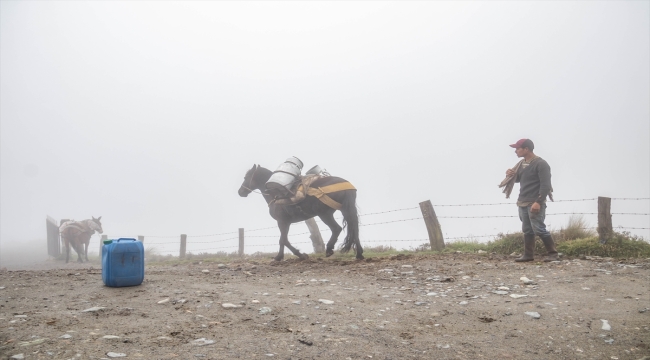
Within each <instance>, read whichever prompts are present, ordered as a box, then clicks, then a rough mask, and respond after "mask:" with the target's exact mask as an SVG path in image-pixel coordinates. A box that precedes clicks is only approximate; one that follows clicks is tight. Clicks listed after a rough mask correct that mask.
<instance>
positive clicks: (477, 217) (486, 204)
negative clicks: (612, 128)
mask: <svg viewBox="0 0 650 360" xmlns="http://www.w3.org/2000/svg"><path fill="white" fill-rule="evenodd" d="M611 199H612V200H621V201H639V200H650V198H647V197H645V198H644V197H639V198H611ZM594 200H597V198H585V199H566V200H557V201H555V203H561V202H579V201H594ZM513 204H514V202H500V203H476V204H434V206H435V207H464V206H496V205H513ZM417 209H419V207H417V206H415V207H408V208H401V209H394V210H385V211H378V212H372V213H367V214H359V217H363V216H371V215H380V214H388V213H395V212H402V211H410V210H417ZM546 215H548V216H554V215H598V213H596V212H565V213H551V214H546ZM611 215H622V216H650V213H635V212H628V213H626V212H618V213H611ZM517 217H518V215H479V216H438V218H439V219H490V218H517ZM420 219H423V217H413V218H407V219H399V220H389V221H380V222H374V223H369V224H363V223H360V224H359V226H360V227H361V226H374V225H384V224H392V223H398V222H407V221H413V220H420ZM337 220H339V221H340V220H342V219H341V218H337ZM318 222H319V223H321V224H323V222H322V221H320V220H318ZM271 229H277V226H268V227H262V228H255V229H251V230H246V233H247V234H248V233H251V232H256V231H262V230H271ZM585 229H595V227H594V228H585ZM616 229H624V230H649V229H650V228H649V227H625V226H618V227H616ZM320 231H321V232H322V231H331V230H330V229H329V227H324V228H323V229H320ZM237 233H238V231H230V232H223V233H215V234H205V235H187V238H188V242H187V243H188V245H193V244H214V243H222V242H226V241H231V240H235V239H238V237H229V238H226V239H219V240H206V241H189V239H194V238H201V237H215V236H223V235H232V234H237ZM307 234H311V233H310V232H309V231H306V232H300V233H296V234H289V235H290V236H301V235H307ZM501 235H503V234H493V235H476V236H474V235H469V236H457V237H447V238H445V239H446V240H458V239H473V238H489V237H496V236H501ZM245 237H246V238H277V235H246V236H245ZM145 238H148V239H151V238H153V239H178V238H180V234H179V235H146V236H145ZM409 241H410V242H413V241H429V239H426V238H422V239H394V240H364V242H368V243H380V242H385V243H391V242H409ZM294 244H310V242H296V243H294ZM145 245H147V246H149V245H176V243H175V242H153V243H152V242H148V241H147V242H145ZM275 245H276V244H256V245H246V247H264V246H275ZM237 247H238V245H232V246H221V247H212V248H207V249H198V250H188V252H192V251H195V252H196V251H208V250H220V249H229V248H237ZM177 251H178V250H165V251H158V252H161V253H174V252H177Z"/></svg>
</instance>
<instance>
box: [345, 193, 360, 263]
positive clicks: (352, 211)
mask: <svg viewBox="0 0 650 360" xmlns="http://www.w3.org/2000/svg"><path fill="white" fill-rule="evenodd" d="M341 212H342V213H343V227H347V228H348V229H347V234H346V235H345V240H344V241H343V244H342V245H341V252H342V253H346V252H348V251H350V249H355V250H356V248H357V246H361V245H360V243H359V214H358V213H357V191H356V190H347V191H346V195H345V198H344V199H343V202H342V203H341Z"/></svg>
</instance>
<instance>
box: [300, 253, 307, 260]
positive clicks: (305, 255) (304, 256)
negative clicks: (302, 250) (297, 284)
mask: <svg viewBox="0 0 650 360" xmlns="http://www.w3.org/2000/svg"><path fill="white" fill-rule="evenodd" d="M298 257H299V258H300V260H309V255H307V254H299V255H298Z"/></svg>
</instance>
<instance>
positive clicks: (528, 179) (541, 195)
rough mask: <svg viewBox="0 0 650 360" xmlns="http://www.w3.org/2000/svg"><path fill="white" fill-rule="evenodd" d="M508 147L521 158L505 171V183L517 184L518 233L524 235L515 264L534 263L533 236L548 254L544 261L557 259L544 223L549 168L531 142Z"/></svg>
mask: <svg viewBox="0 0 650 360" xmlns="http://www.w3.org/2000/svg"><path fill="white" fill-rule="evenodd" d="M510 147H512V148H515V154H517V157H520V158H523V160H522V161H520V162H519V163H518V164H517V165H516V166H515V167H514V168H513V169H508V170H507V171H506V176H507V177H506V180H507V182H518V183H519V186H520V190H519V198H518V199H517V207H518V208H519V219H521V224H522V225H521V230H522V231H523V233H524V255H523V256H522V257H520V258H517V259H515V261H517V262H524V261H533V254H534V252H535V235H537V236H539V237H540V239H542V242H543V243H544V246H545V247H546V251H547V252H548V255H547V256H546V258H544V261H546V262H548V261H554V260H559V257H558V254H557V250H556V249H555V242H554V241H553V237H552V236H551V233H550V232H548V230H546V225H545V224H544V219H545V217H546V197H547V196H548V197H549V198H550V199H551V201H553V196H552V194H551V192H552V191H553V188H552V187H551V167H550V166H549V165H548V163H547V162H546V161H545V160H544V159H542V158H541V157H539V156H537V155H535V153H534V152H533V149H534V148H535V145H534V144H533V142H532V141H531V140H530V139H521V140H519V141H517V142H516V143H514V144H512V145H510ZM506 180H504V182H506ZM510 189H512V184H511V186H510Z"/></svg>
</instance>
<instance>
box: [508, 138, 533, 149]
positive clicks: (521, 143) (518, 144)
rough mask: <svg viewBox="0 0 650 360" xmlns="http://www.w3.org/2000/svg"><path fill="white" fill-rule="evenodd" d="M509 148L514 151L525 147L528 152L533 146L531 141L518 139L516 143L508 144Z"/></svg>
mask: <svg viewBox="0 0 650 360" xmlns="http://www.w3.org/2000/svg"><path fill="white" fill-rule="evenodd" d="M510 147H511V148H515V149H519V148H525V147H527V148H529V149H530V150H533V148H534V147H535V145H534V144H533V142H532V140H530V139H519V141H517V142H516V143H514V144H510Z"/></svg>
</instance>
